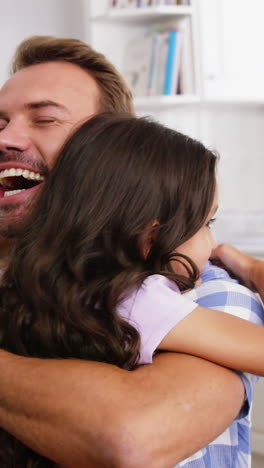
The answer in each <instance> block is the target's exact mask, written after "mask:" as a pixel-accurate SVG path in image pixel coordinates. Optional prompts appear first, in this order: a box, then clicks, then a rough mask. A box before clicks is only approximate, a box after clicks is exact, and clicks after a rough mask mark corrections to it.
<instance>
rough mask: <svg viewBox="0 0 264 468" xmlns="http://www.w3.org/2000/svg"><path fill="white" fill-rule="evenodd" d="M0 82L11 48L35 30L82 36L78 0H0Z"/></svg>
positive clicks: (4, 73) (37, 31)
mask: <svg viewBox="0 0 264 468" xmlns="http://www.w3.org/2000/svg"><path fill="white" fill-rule="evenodd" d="M0 11H1V14H0V44H1V68H0V85H2V84H3V83H4V81H5V80H6V78H7V75H8V67H9V64H10V60H11V58H12V56H13V53H14V50H15V48H16V47H17V45H18V43H20V42H21V41H22V40H23V39H24V38H26V37H29V36H31V35H34V34H45V35H49V34H51V35H56V36H65V37H66V36H68V37H77V38H80V39H83V37H84V27H85V26H84V22H83V21H84V15H83V14H82V13H83V5H82V1H81V0H74V1H73V0H0Z"/></svg>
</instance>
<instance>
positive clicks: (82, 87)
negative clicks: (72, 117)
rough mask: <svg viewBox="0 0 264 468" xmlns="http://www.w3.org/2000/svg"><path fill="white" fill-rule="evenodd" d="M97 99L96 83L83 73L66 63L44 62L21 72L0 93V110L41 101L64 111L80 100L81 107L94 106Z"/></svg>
mask: <svg viewBox="0 0 264 468" xmlns="http://www.w3.org/2000/svg"><path fill="white" fill-rule="evenodd" d="M99 99H100V91H99V87H98V85H97V83H96V81H95V80H94V79H93V78H92V77H91V76H90V75H89V74H88V73H87V72H86V71H85V70H83V69H81V68H80V67H78V66H77V65H74V64H70V63H66V62H64V63H60V62H48V63H43V64H38V65H33V66H30V67H26V68H23V69H21V70H19V71H18V72H16V73H15V74H14V75H12V76H11V77H10V78H9V80H7V82H6V83H5V84H4V85H3V87H2V88H1V89H0V108H1V107H2V105H4V106H5V105H6V106H12V104H15V105H16V106H18V105H20V106H23V105H28V104H30V103H39V102H45V101H46V102H47V101H50V102H54V103H55V105H58V106H64V107H65V108H67V107H69V105H70V107H71V106H72V105H74V104H75V105H76V102H77V103H78V102H82V100H84V101H83V102H84V103H87V100H89V101H90V104H91V105H94V106H96V105H97V103H98V101H99ZM74 100H76V102H74ZM67 104H69V105H67ZM94 110H96V109H94Z"/></svg>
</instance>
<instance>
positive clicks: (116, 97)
mask: <svg viewBox="0 0 264 468" xmlns="http://www.w3.org/2000/svg"><path fill="white" fill-rule="evenodd" d="M46 62H69V63H72V64H75V65H77V66H79V67H81V68H82V69H83V70H86V71H87V72H88V73H89V74H90V75H91V76H92V77H93V78H94V80H95V81H96V82H97V84H98V87H99V89H100V92H101V102H100V111H103V112H106V111H107V112H128V113H130V114H133V113H134V109H133V100H132V94H131V92H130V90H129V88H128V86H127V84H126V83H125V81H124V79H123V78H122V76H121V75H120V73H119V72H118V71H117V70H116V68H115V67H114V66H113V65H112V64H111V62H109V61H108V60H107V59H106V57H105V56H104V55H103V54H101V53H99V52H97V51H96V50H94V49H93V48H92V47H91V46H89V45H88V44H86V43H85V42H82V41H80V40H78V39H71V38H69V39H68V38H58V37H53V36H32V37H29V38H28V39H25V40H24V41H23V42H21V44H20V45H19V46H18V48H17V50H16V52H15V56H14V59H13V63H12V66H11V74H13V73H16V72H17V71H18V70H21V69H22V68H25V67H29V66H31V65H37V64H40V63H46Z"/></svg>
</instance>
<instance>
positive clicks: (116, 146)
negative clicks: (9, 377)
mask: <svg viewBox="0 0 264 468" xmlns="http://www.w3.org/2000/svg"><path fill="white" fill-rule="evenodd" d="M215 163H216V157H215V155H214V154H213V153H212V152H210V151H209V150H207V149H206V148H205V147H204V146H203V145H202V144H201V143H199V142H197V141H195V140H193V139H191V138H189V137H187V136H185V135H183V134H181V133H179V132H176V131H174V130H171V129H168V128H166V127H164V126H162V125H160V124H159V123H155V122H152V121H150V120H148V119H137V118H135V117H131V116H129V115H120V116H117V115H115V116H114V115H100V116H97V117H94V118H93V119H91V120H89V121H87V122H86V123H84V124H83V125H82V126H81V127H80V128H79V129H78V130H77V131H76V133H75V134H74V135H73V136H71V138H70V140H69V141H68V142H67V143H66V145H65V147H64V149H63V150H62V153H61V155H60V157H59V158H58V161H57V163H56V165H55V167H54V169H53V170H52V171H51V173H50V175H49V176H48V179H47V181H46V183H45V186H44V189H43V191H42V193H41V195H40V198H39V200H38V203H37V206H36V207H35V208H34V210H33V213H32V216H31V218H30V220H29V222H28V224H27V227H25V229H24V232H23V233H22V235H21V238H20V239H19V240H18V241H17V244H16V246H15V249H14V252H13V255H12V257H11V260H10V265H9V267H8V269H7V271H6V273H5V275H4V279H3V286H2V288H1V291H0V298H1V299H0V345H1V347H2V348H5V349H6V350H8V351H11V352H13V353H16V354H20V355H23V356H35V357H40V358H62V359H71V358H78V359H90V360H98V361H104V362H108V363H112V364H116V365H118V366H120V367H125V368H129V369H132V368H133V367H135V366H136V364H137V360H138V355H139V346H140V337H139V334H138V332H137V330H136V329H135V328H133V327H132V326H131V325H130V324H128V323H127V322H125V321H124V320H123V319H122V318H121V317H120V316H119V315H118V314H117V312H116V310H117V305H118V303H119V301H120V300H121V299H122V297H123V296H124V294H125V293H126V291H127V290H128V289H131V288H137V287H139V286H140V284H141V283H142V281H143V280H144V279H145V278H146V277H147V276H149V275H151V274H155V273H159V274H163V275H166V276H168V277H170V278H172V279H174V280H175V281H176V282H177V284H178V285H179V286H180V288H181V289H186V288H190V287H193V285H194V282H195V281H196V279H197V277H198V276H199V272H198V269H197V267H196V266H195V264H194V263H193V262H192V260H191V259H188V258H187V257H184V258H182V256H180V255H177V254H172V252H173V251H175V250H177V247H179V246H180V245H181V244H182V243H184V242H185V241H186V240H188V239H189V238H190V237H192V236H193V234H195V233H196V232H197V231H198V230H199V229H200V228H201V226H202V225H203V224H204V222H205V220H206V218H207V216H208V213H209V211H210V208H211V205H212V201H213V196H214V192H215ZM154 220H156V221H158V223H155V225H154V227H152V226H153V221H154ZM152 230H154V231H155V232H152ZM149 237H151V239H152V243H151V246H150V249H149V251H148V252H147V254H146V255H144V254H143V249H142V245H143V244H144V242H145V240H146V239H147V238H149ZM172 259H176V260H177V259H178V260H179V261H183V262H184V264H186V265H187V267H186V269H187V270H186V275H177V274H176V273H173V272H172V270H171V269H170V261H171V260H172ZM3 441H5V445H4V443H2V442H3ZM0 447H1V448H2V449H3V451H2V453H3V456H2V459H3V460H4V461H5V460H7V464H4V463H3V462H2V463H1V467H2V466H7V467H11V466H21V467H22V466H23V467H27V468H33V467H38V468H39V467H44V466H45V467H47V466H54V463H53V462H51V461H48V460H46V459H45V458H43V457H41V456H40V455H38V454H36V453H34V452H32V451H31V450H30V449H27V448H26V447H24V446H23V445H22V444H20V442H18V441H16V440H15V439H14V438H13V437H11V436H9V435H8V434H6V433H4V432H2V433H1V439H0ZM8 450H9V452H8ZM8 454H9V455H8ZM10 454H11V455H10ZM8 457H9V458H8ZM19 457H20V458H19ZM20 459H21V460H23V464H20V463H21V462H20V461H19V460H20ZM10 460H11V461H12V463H14V464H11V462H10ZM14 460H15V462H14ZM0 462H1V458H0ZM8 463H9V464H8Z"/></svg>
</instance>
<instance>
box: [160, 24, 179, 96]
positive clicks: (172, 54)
mask: <svg viewBox="0 0 264 468" xmlns="http://www.w3.org/2000/svg"><path fill="white" fill-rule="evenodd" d="M181 46H182V32H181V31H177V30H176V29H174V30H171V31H170V32H169V36H168V47H167V59H166V67H165V76H164V87H163V94H164V95H165V96H170V95H173V94H177V93H178V91H179V77H180V65H181V52H182V51H181Z"/></svg>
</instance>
